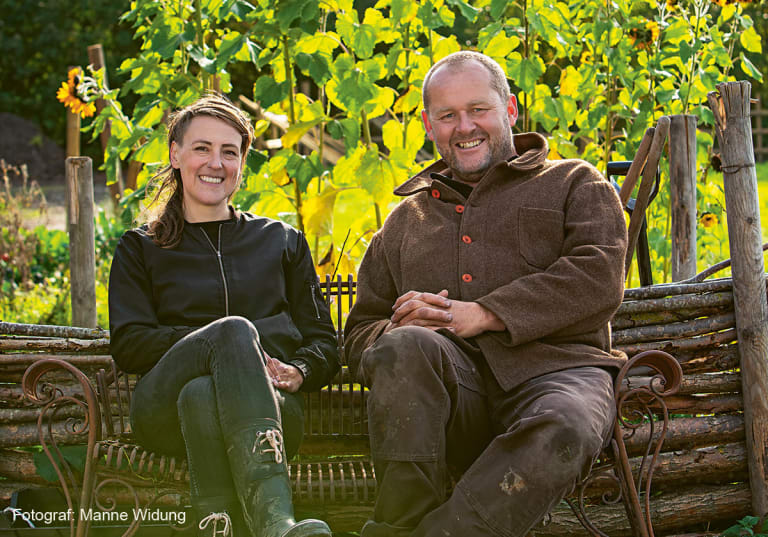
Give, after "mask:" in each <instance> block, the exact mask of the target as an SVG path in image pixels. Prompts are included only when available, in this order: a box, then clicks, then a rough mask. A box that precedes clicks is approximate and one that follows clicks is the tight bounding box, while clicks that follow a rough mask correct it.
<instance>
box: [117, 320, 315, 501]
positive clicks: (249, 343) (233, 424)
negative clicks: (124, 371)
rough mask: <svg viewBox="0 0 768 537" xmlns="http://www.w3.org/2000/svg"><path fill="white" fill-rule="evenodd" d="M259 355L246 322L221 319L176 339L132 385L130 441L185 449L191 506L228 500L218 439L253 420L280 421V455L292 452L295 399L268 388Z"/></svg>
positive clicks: (299, 427)
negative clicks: (282, 444) (282, 450)
mask: <svg viewBox="0 0 768 537" xmlns="http://www.w3.org/2000/svg"><path fill="white" fill-rule="evenodd" d="M263 356H264V353H263V350H261V347H260V344H259V336H258V333H257V332H256V329H255V328H254V326H253V324H252V323H251V322H250V321H248V320H247V319H244V318H242V317H226V318H223V319H219V320H218V321H214V322H212V323H211V324H209V325H207V326H204V327H203V328H200V329H199V330H195V331H194V332H192V333H191V334H189V335H187V336H186V337H184V338H183V339H181V340H180V341H178V342H177V343H176V344H175V345H174V346H173V347H171V348H170V349H169V350H168V352H166V353H165V355H163V357H162V358H161V359H160V361H159V362H158V363H157V364H156V365H155V366H154V367H153V368H152V369H151V370H150V371H149V372H148V373H147V374H145V375H144V376H143V377H142V378H141V379H140V380H139V382H138V384H137V385H136V389H135V391H134V397H133V401H132V406H131V424H132V426H133V430H134V432H135V434H136V438H137V440H138V441H139V443H141V444H142V445H143V446H144V447H146V448H148V449H150V450H152V451H158V452H161V453H169V454H173V455H184V454H186V456H187V460H188V461H189V469H190V486H191V493H192V499H193V503H198V502H197V501H198V500H202V502H203V503H205V504H206V505H212V504H217V503H220V504H221V505H222V506H224V505H227V504H233V503H235V504H236V494H235V487H234V484H233V482H232V475H231V472H230V468H229V461H228V459H227V450H226V447H225V440H226V439H227V438H229V437H230V436H231V435H232V434H233V433H235V432H237V431H240V430H242V429H244V428H247V427H249V426H252V425H253V424H254V423H255V422H257V420H263V419H264V418H269V419H274V420H277V421H278V423H281V424H282V428H283V436H284V439H285V449H286V454H287V456H288V458H290V457H292V456H293V455H295V454H296V452H297V451H298V449H299V444H300V443H301V437H302V433H303V403H302V398H301V396H300V395H298V394H291V393H287V392H282V391H278V390H275V389H274V388H273V387H272V383H271V381H270V379H269V375H268V374H267V372H266V368H265V364H264V358H263ZM217 499H218V500H217Z"/></svg>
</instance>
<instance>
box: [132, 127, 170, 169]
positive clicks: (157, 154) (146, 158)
mask: <svg viewBox="0 0 768 537" xmlns="http://www.w3.org/2000/svg"><path fill="white" fill-rule="evenodd" d="M133 160H136V161H138V162H144V163H146V164H156V163H163V162H167V160H168V146H167V143H166V137H165V133H164V132H163V131H162V130H158V131H155V134H154V135H153V136H152V138H151V139H150V140H149V141H147V143H145V144H144V145H142V146H141V147H140V148H139V149H137V150H136V153H135V154H134V156H133Z"/></svg>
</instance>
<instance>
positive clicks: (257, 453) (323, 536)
mask: <svg viewBox="0 0 768 537" xmlns="http://www.w3.org/2000/svg"><path fill="white" fill-rule="evenodd" d="M227 456H228V457H229V463H230V467H231V468H232V477H233V479H234V482H235V488H236V490H237V495H238V496H239V498H240V502H241V504H242V506H243V514H244V515H245V521H246V524H247V525H248V527H249V528H250V530H251V534H252V536H253V537H331V529H330V528H329V527H328V524H326V523H325V522H323V521H322V520H314V519H307V520H302V521H301V522H296V520H295V519H294V517H293V502H292V498H291V484H290V482H289V480H288V466H287V465H286V461H285V450H284V448H283V433H282V431H281V430H280V427H279V425H278V424H277V422H276V421H274V420H260V423H258V424H256V425H255V426H254V427H249V428H247V429H243V430H241V431H238V432H237V433H235V434H233V435H232V436H231V437H230V438H228V439H227ZM236 537H240V536H236Z"/></svg>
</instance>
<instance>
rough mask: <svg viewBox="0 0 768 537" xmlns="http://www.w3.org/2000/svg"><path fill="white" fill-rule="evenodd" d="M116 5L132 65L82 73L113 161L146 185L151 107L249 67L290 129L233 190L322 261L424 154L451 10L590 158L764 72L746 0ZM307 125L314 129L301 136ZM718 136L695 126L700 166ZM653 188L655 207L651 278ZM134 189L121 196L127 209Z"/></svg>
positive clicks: (356, 235) (352, 254)
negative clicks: (130, 38)
mask: <svg viewBox="0 0 768 537" xmlns="http://www.w3.org/2000/svg"><path fill="white" fill-rule="evenodd" d="M122 21H123V22H124V23H125V24H129V25H131V27H132V28H133V31H134V37H135V39H136V41H137V43H139V46H140V52H139V53H138V54H137V55H135V56H133V57H129V58H127V59H125V60H124V61H123V62H122V63H121V65H120V69H121V72H122V73H123V74H124V75H126V76H128V77H130V80H129V82H127V83H126V84H124V85H123V87H122V88H121V90H120V91H117V90H114V91H107V89H106V88H104V87H103V84H101V83H100V76H101V74H100V73H94V80H93V82H92V83H90V85H89V86H87V89H88V90H89V91H90V92H91V97H94V96H96V95H101V96H104V97H106V99H107V100H108V102H109V103H110V106H109V107H107V108H106V109H105V111H104V112H102V114H101V116H100V117H99V118H98V119H97V120H96V121H94V122H93V123H92V125H91V128H92V130H93V133H94V136H95V135H96V133H98V132H99V131H100V130H101V128H102V126H103V124H104V121H105V120H106V119H110V120H111V121H112V134H113V135H112V138H111V140H110V143H109V147H108V148H107V150H106V153H105V158H106V170H107V172H108V174H109V175H110V177H112V178H114V173H115V170H116V166H117V163H118V159H131V160H136V161H139V162H142V163H143V164H144V169H143V171H142V173H141V175H140V176H139V183H138V188H139V190H138V191H137V193H138V192H139V191H141V189H143V188H144V187H145V185H146V182H147V180H148V179H149V178H150V177H151V176H152V174H153V172H154V171H155V170H157V169H158V167H159V166H162V165H163V164H164V163H165V161H166V159H167V149H166V147H165V136H166V132H165V128H164V126H163V118H165V117H166V116H167V114H168V113H169V112H170V111H171V110H173V109H175V108H178V107H181V106H184V105H186V104H188V103H190V102H192V101H193V100H194V99H195V98H197V97H198V96H199V95H201V94H202V93H203V92H204V91H206V90H210V89H220V90H221V91H222V92H224V93H230V92H232V91H234V88H235V87H237V88H240V89H242V88H243V87H244V84H243V80H248V81H249V83H248V93H247V95H246V96H247V97H248V98H249V99H252V100H253V101H255V102H257V103H259V105H260V107H261V110H264V111H266V113H267V115H266V117H269V118H271V120H272V121H277V122H278V123H279V122H280V121H284V122H285V123H287V130H285V132H284V134H283V135H282V137H281V138H280V144H281V148H277V149H271V150H269V151H266V150H264V149H260V150H256V151H254V153H253V155H251V156H250V157H249V160H248V163H249V166H248V170H247V171H246V173H245V181H244V188H243V189H242V190H241V191H240V192H238V194H237V196H236V197H235V202H236V203H237V204H238V205H239V206H240V207H241V208H243V209H245V210H251V211H254V212H256V213H259V214H264V215H267V216H272V217H278V218H282V219H284V220H286V221H288V222H290V223H292V224H294V225H296V226H298V227H299V228H300V229H302V230H303V231H305V232H306V234H307V236H308V239H309V242H310V244H311V245H312V246H313V248H314V254H315V257H316V259H318V260H319V259H321V258H323V259H324V260H325V261H326V262H325V263H324V264H322V266H321V272H325V273H332V272H334V270H337V272H339V273H345V272H347V271H350V272H354V269H355V266H356V264H357V263H358V262H359V260H360V258H361V256H362V254H363V252H364V251H365V247H366V246H367V243H368V240H369V238H370V236H371V234H372V233H373V232H375V230H376V229H377V228H378V227H380V226H381V223H382V220H383V218H384V217H385V216H386V214H387V213H388V212H389V210H391V208H392V207H393V206H394V204H395V203H396V202H397V200H396V199H395V198H394V197H393V196H392V194H391V191H392V189H393V187H394V186H395V185H397V184H399V183H401V182H403V181H404V180H405V179H407V178H408V177H409V176H410V175H411V174H413V173H414V172H415V171H416V170H418V169H420V168H421V167H423V166H424V165H425V164H427V163H428V162H429V161H428V160H426V159H428V158H429V154H430V152H431V151H433V150H434V148H433V145H432V144H425V142H426V140H425V136H424V132H423V129H422V127H421V124H420V118H419V112H420V108H421V104H420V101H421V90H420V88H421V83H422V81H423V78H424V75H425V74H426V72H427V70H428V69H429V67H430V66H431V65H433V64H434V62H435V61H437V60H438V59H440V58H441V57H443V56H445V55H447V54H449V53H450V52H453V51H456V50H459V49H460V48H461V45H460V44H459V41H458V40H457V39H456V38H455V37H453V36H451V33H452V29H453V27H454V26H455V25H457V24H460V25H461V26H462V27H463V28H466V29H467V31H469V32H473V35H475V36H476V38H475V39H476V40H475V41H473V43H472V47H473V48H476V49H478V50H480V51H483V52H485V53H487V54H489V55H490V56H492V57H494V58H496V59H497V60H498V61H499V62H500V63H501V64H502V65H503V66H504V67H505V68H506V70H507V73H508V75H509V77H510V79H511V81H512V84H513V86H514V88H515V89H516V90H517V93H518V94H519V97H520V101H521V104H522V107H521V108H522V115H521V118H520V120H519V123H518V125H517V126H516V128H517V129H520V130H523V131H527V130H541V131H546V132H547V133H548V135H549V142H550V147H551V157H552V158H559V157H581V158H585V159H586V160H589V161H590V162H592V163H593V164H595V165H597V166H598V167H600V168H602V169H604V168H605V165H606V163H607V162H608V161H610V160H619V159H631V158H632V156H633V155H634V152H635V150H636V148H637V145H638V143H639V141H640V138H641V137H642V135H643V132H644V131H645V129H646V128H647V127H648V126H650V125H653V124H654V123H655V122H656V121H657V120H658V118H659V117H660V116H661V115H664V114H679V113H692V114H695V115H697V116H698V118H699V125H700V126H702V125H703V126H708V125H711V124H712V116H711V113H710V112H709V111H708V109H707V108H706V106H705V102H706V93H707V92H708V91H712V90H714V85H715V83H717V82H722V81H726V80H733V79H734V76H735V75H736V74H737V75H738V76H739V77H744V76H747V77H753V78H756V79H760V78H761V76H762V75H761V73H760V72H759V71H758V69H757V68H755V62H756V61H757V59H758V58H759V57H760V54H762V43H761V40H760V36H759V34H758V33H757V31H755V29H754V24H753V21H752V19H751V18H750V17H749V16H748V15H747V14H746V13H745V10H744V8H743V7H742V6H741V4H730V5H727V6H724V7H720V6H717V5H715V4H713V3H711V2H709V1H708V0H689V1H687V2H679V3H675V2H671V1H670V2H664V3H657V2H656V1H655V0H647V1H645V2H616V3H610V2H609V3H607V4H606V3H605V2H599V1H597V0H580V1H579V2H575V3H574V2H571V3H565V2H561V1H557V0H518V1H517V2H500V1H496V0H477V1H473V2H471V3H467V2H464V1H461V0H449V1H445V0H422V1H419V2H406V1H404V0H379V1H377V2H376V3H375V4H374V5H370V4H369V7H365V8H364V9H363V8H362V7H356V5H355V4H353V2H352V1H351V0H330V1H329V2H326V3H320V4H319V3H317V2H315V1H314V0H286V1H284V2H277V3H275V2H267V1H265V0H259V1H258V2H247V1H245V0H179V1H175V2H168V3H159V2H154V1H150V0H135V1H134V2H132V4H131V8H130V10H129V11H128V12H127V13H125V14H124V15H123V17H122ZM306 88H309V89H308V90H307V89H306ZM234 95H235V94H233V97H234ZM127 96H133V97H134V98H137V99H138V101H137V103H136V105H135V106H134V107H133V108H132V109H130V110H129V109H128V108H125V109H124V108H123V106H122V105H121V101H125V98H126V97H127ZM253 112H254V113H256V112H257V111H255V110H253ZM275 118H282V119H281V120H280V121H278V120H277V119H275ZM255 119H256V120H257V121H256V130H257V132H258V133H259V134H262V135H263V134H265V133H267V132H269V131H268V129H269V127H270V125H269V122H268V121H267V120H265V119H264V117H257V118H255ZM305 135H310V136H311V137H312V139H313V140H314V141H315V146H316V147H315V148H314V149H302V150H301V151H299V150H297V147H298V144H299V142H300V140H301V139H302V137H303V136H305ZM712 138H713V137H712V136H711V135H708V134H706V133H705V132H701V133H700V134H699V143H700V151H699V154H700V155H701V158H700V162H699V166H700V171H701V172H702V174H703V176H704V177H705V178H706V171H707V170H708V166H709V155H710V153H711V147H712V143H713V142H712ZM331 139H335V140H339V141H343V146H341V152H342V154H341V155H339V156H336V157H333V156H331V155H332V154H333V152H332V151H331V149H332V148H331V147H330V145H329V143H330V140H331ZM260 147H262V148H263V147H264V145H263V144H262V145H260ZM271 147H272V146H271ZM305 147H306V146H305ZM664 192H665V188H664V186H662V195H661V197H660V199H659V200H658V201H657V202H656V203H655V204H654V207H653V208H652V212H651V215H650V217H649V221H650V239H651V242H652V244H653V246H654V247H655V252H654V259H653V263H654V270H655V271H656V272H657V273H658V274H661V275H662V278H661V279H662V280H663V279H666V275H667V274H668V265H669V246H668V244H667V241H666V237H668V220H669V214H668V210H667V207H668V203H666V202H667V201H668V200H666V199H665V196H666V194H665V193H664ZM137 193H128V196H127V197H126V199H125V200H124V207H126V208H127V210H129V211H130V215H131V216H135V215H136V211H137V210H138V205H137V201H138V198H139V197H140V196H138V195H137ZM722 205H723V204H722V196H721V192H720V190H719V188H718V187H717V184H716V183H714V182H710V181H709V180H705V181H702V183H701V185H700V213H701V214H702V215H703V214H704V213H710V214H712V215H714V216H715V217H717V220H718V222H720V223H722V222H723V218H722V216H723V214H722V213H723V211H722ZM710 221H711V220H707V222H708V223H709V222H710ZM706 229H707V232H706V233H702V234H700V239H699V240H700V245H701V246H702V251H703V252H705V254H703V258H702V262H707V263H708V262H710V261H714V260H715V259H716V258H717V259H719V258H720V255H721V254H725V252H723V251H722V250H721V249H720V246H721V245H722V242H723V238H724V235H723V234H722V233H721V232H720V231H719V230H720V228H718V229H717V230H714V229H711V228H706ZM342 244H344V245H345V246H344V248H343V249H342ZM658 280H659V278H657V281H658Z"/></svg>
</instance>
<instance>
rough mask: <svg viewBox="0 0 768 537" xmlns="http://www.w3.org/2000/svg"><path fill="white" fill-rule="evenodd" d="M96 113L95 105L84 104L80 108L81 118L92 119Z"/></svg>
mask: <svg viewBox="0 0 768 537" xmlns="http://www.w3.org/2000/svg"><path fill="white" fill-rule="evenodd" d="M95 113H96V105H95V104H93V103H82V104H81V106H80V117H83V118H85V117H91V116H93V114H95Z"/></svg>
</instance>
